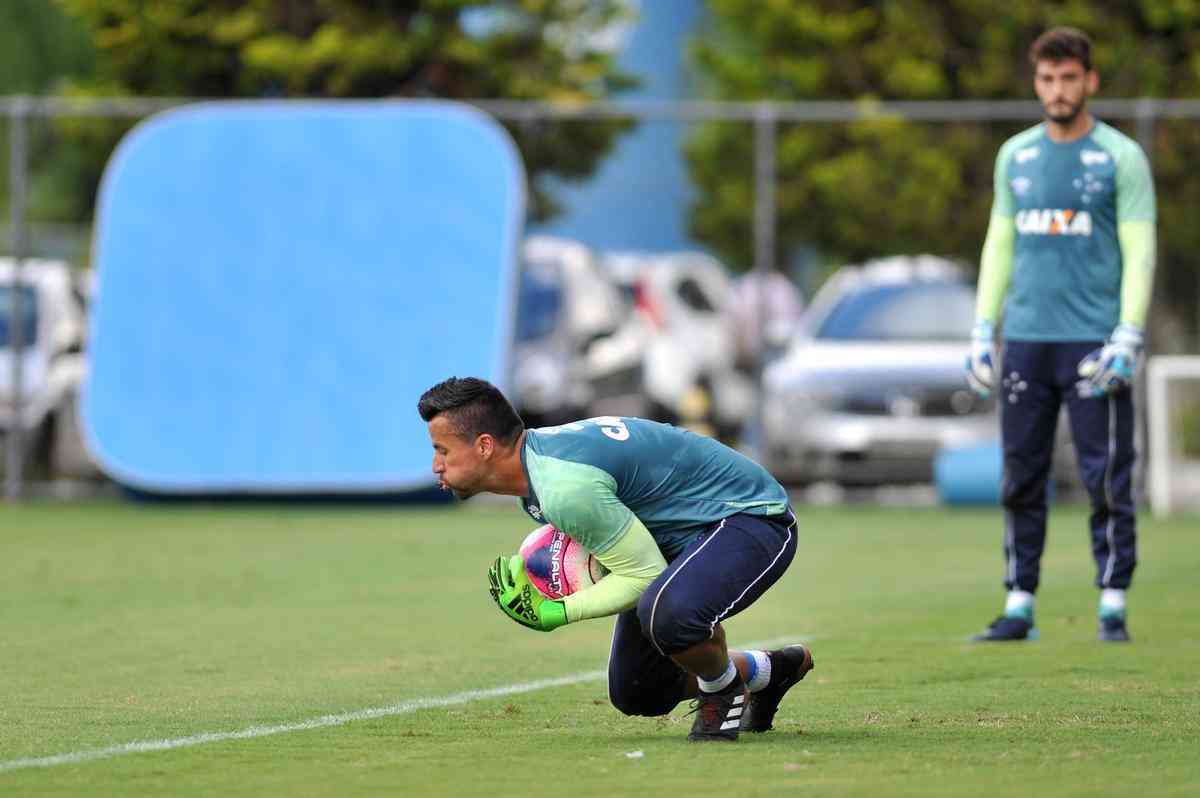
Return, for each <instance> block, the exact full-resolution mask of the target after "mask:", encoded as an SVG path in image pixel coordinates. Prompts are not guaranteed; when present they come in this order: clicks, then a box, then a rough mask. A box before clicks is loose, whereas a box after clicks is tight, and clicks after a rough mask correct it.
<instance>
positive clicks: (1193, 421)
mask: <svg viewBox="0 0 1200 798" xmlns="http://www.w3.org/2000/svg"><path fill="white" fill-rule="evenodd" d="M1173 426H1174V427H1175V429H1176V430H1178V435H1179V449H1180V452H1181V453H1182V454H1183V455H1184V456H1186V457H1190V458H1197V457H1200V401H1192V402H1188V403H1187V404H1185V405H1183V406H1182V407H1180V408H1178V409H1177V410H1176V411H1175V423H1174V425H1173Z"/></svg>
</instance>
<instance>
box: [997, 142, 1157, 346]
mask: <svg viewBox="0 0 1200 798" xmlns="http://www.w3.org/2000/svg"><path fill="white" fill-rule="evenodd" d="M1154 216H1155V207H1154V184H1153V181H1152V179H1151V176H1150V165H1149V163H1148V162H1147V160H1146V156H1145V154H1144V153H1143V152H1142V149H1141V147H1139V146H1138V144H1137V142H1135V141H1134V140H1133V139H1131V138H1129V137H1128V136H1125V135H1124V134H1122V133H1120V132H1119V131H1117V130H1115V129H1114V128H1112V127H1109V126H1108V125H1106V124H1104V123H1103V122H1100V121H1096V123H1095V124H1094V125H1093V126H1092V129H1091V131H1089V132H1088V133H1087V135H1085V136H1082V137H1080V138H1078V139H1076V140H1074V141H1069V142H1063V143H1058V142H1055V141H1052V140H1051V139H1050V138H1049V137H1048V136H1047V135H1046V132H1045V125H1044V124H1041V125H1037V126H1036V127H1033V128H1030V129H1029V130H1026V131H1024V132H1022V133H1019V134H1017V135H1016V136H1014V137H1012V138H1011V139H1009V140H1008V141H1007V142H1005V144H1004V146H1003V147H1001V148H1000V152H999V154H998V155H997V156H996V171H995V200H994V205H993V207H992V217H993V222H994V221H995V217H1008V218H1012V219H1013V223H1014V226H1015V228H1016V242H1015V249H1014V262H1013V272H1012V282H1011V285H1010V287H1009V291H1008V296H1007V301H1006V303H1005V306H1004V338H1005V339H1008V340H1024V341H1091V340H1103V339H1105V338H1107V337H1108V335H1109V333H1111V332H1112V330H1113V328H1114V327H1116V326H1117V323H1118V321H1119V318H1120V313H1121V272H1122V260H1121V244H1120V241H1119V239H1118V230H1117V228H1118V225H1119V224H1121V223H1124V222H1129V221H1149V222H1153V221H1154Z"/></svg>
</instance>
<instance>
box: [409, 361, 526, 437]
mask: <svg viewBox="0 0 1200 798" xmlns="http://www.w3.org/2000/svg"><path fill="white" fill-rule="evenodd" d="M417 412H418V413H420V414H421V418H422V420H424V421H425V422H427V423H428V422H430V421H433V420H434V419H435V418H437V417H438V416H440V415H441V414H442V413H446V414H447V419H448V420H449V421H450V428H451V429H452V430H453V431H454V433H455V434H456V435H458V436H459V437H462V438H466V439H468V440H474V439H475V438H476V437H477V436H479V435H483V434H485V433H486V434H488V435H491V436H492V437H493V438H495V439H496V440H498V441H500V442H501V443H503V444H505V445H511V444H513V443H515V442H516V440H517V438H518V437H520V435H521V432H522V431H523V430H524V429H525V424H524V422H522V421H521V417H520V416H519V415H517V411H516V410H514V409H513V406H512V405H511V404H509V401H508V399H506V398H505V396H504V394H503V393H501V392H500V389H499V388H497V387H496V386H495V385H492V384H491V383H490V382H488V381H487V380H481V379H479V378H477V377H451V378H450V379H448V380H443V381H442V382H439V383H438V384H437V385H435V386H433V387H432V388H430V389H429V390H428V391H426V392H425V393H423V394H421V399H420V401H418V402H417Z"/></svg>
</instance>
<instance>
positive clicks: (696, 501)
mask: <svg viewBox="0 0 1200 798" xmlns="http://www.w3.org/2000/svg"><path fill="white" fill-rule="evenodd" d="M417 409H418V412H419V413H420V415H421V418H422V419H423V420H424V421H425V422H426V423H427V424H428V430H429V437H430V440H431V442H432V444H433V472H434V474H435V475H436V476H437V477H438V480H439V483H440V485H441V487H442V488H443V489H448V490H451V491H453V493H454V494H455V495H456V496H457V497H459V498H467V497H469V496H473V495H475V494H476V493H481V492H489V493H497V494H502V495H508V496H516V497H519V500H520V503H521V507H522V508H523V509H524V510H525V512H526V513H528V514H529V516H530V517H531V518H533V519H534V520H535V521H537V522H538V523H550V524H553V525H554V526H555V527H556V528H558V529H559V530H561V531H563V532H565V533H567V534H568V535H570V536H571V537H572V538H573V539H574V540H575V541H576V542H578V543H579V544H580V545H582V546H583V547H584V548H586V549H587V550H588V551H590V552H591V553H592V554H593V555H595V557H596V558H597V559H598V560H599V561H600V562H601V563H602V564H603V565H604V566H605V567H606V568H608V570H609V571H610V573H609V574H608V575H607V576H605V577H604V578H603V579H601V580H600V581H598V582H597V583H596V584H594V585H592V586H590V587H587V588H585V589H583V590H580V591H578V592H576V593H573V594H571V595H569V596H566V597H564V598H562V599H559V600H551V599H548V598H546V597H544V596H542V595H541V594H540V593H539V592H538V591H537V590H536V589H535V588H534V587H533V585H532V584H531V583H530V581H529V579H528V577H527V576H526V574H525V569H524V564H523V562H522V561H521V558H520V556H519V555H513V556H502V557H499V558H497V560H496V561H495V563H494V564H493V565H492V568H491V570H490V572H489V574H488V578H489V590H490V593H491V596H492V598H493V600H495V602H496V604H497V606H498V607H499V608H500V610H501V611H503V612H504V614H505V615H507V616H508V617H509V618H511V619H512V620H514V621H516V622H517V623H520V624H522V625H524V626H527V627H529V628H531V629H536V630H539V631H543V632H549V631H552V630H554V629H556V628H558V627H559V626H562V625H564V624H567V623H575V622H577V621H582V620H586V619H588V618H600V617H605V616H610V615H615V616H616V628H615V630H614V632H613V642H612V651H611V654H610V656H609V664H608V689H609V697H610V699H611V700H612V703H613V705H614V706H615V707H616V708H617V709H618V710H620V711H621V712H623V713H625V714H627V715H664V714H666V713H668V712H670V711H671V710H672V709H673V708H674V707H675V706H676V705H677V704H679V703H680V702H681V701H684V700H686V699H689V698H691V699H695V709H696V713H695V715H696V717H695V719H694V721H693V724H692V728H691V732H690V733H689V734H688V739H689V740H693V741H710V740H716V741H733V740H736V739H737V738H738V734H739V732H741V731H750V732H765V731H768V730H769V729H770V728H771V727H772V723H773V721H774V718H775V714H776V710H777V709H778V707H779V703H780V701H781V700H782V699H783V696H784V694H785V693H787V692H788V690H789V689H791V687H792V686H793V685H795V684H796V683H797V682H799V681H800V680H801V679H803V678H804V676H805V674H807V673H808V672H809V671H810V670H812V667H813V659H812V653H811V651H809V649H808V648H807V647H806V646H803V645H799V644H796V645H791V646H787V647H785V648H781V649H777V650H773V651H730V650H729V649H728V648H727V646H726V643H725V630H724V627H723V622H724V621H725V620H726V619H728V618H732V617H733V616H734V615H737V614H738V613H739V612H741V611H742V610H744V609H746V608H747V607H749V606H750V605H751V604H753V603H754V602H755V601H756V600H757V599H758V597H759V596H761V595H762V594H763V593H764V592H766V590H767V589H768V588H769V587H770V586H771V585H772V584H774V583H775V582H776V581H777V580H778V579H779V578H780V577H781V576H782V575H783V573H784V571H785V570H787V567H788V565H789V564H790V563H791V561H792V558H793V556H794V555H795V553H796V532H797V528H796V526H797V525H796V519H795V516H794V515H793V514H792V513H791V511H790V509H789V508H788V502H787V494H786V493H785V491H784V489H783V487H782V486H780V485H779V483H778V482H776V481H775V480H774V479H773V478H772V477H771V475H770V474H769V473H768V472H767V471H766V469H764V468H763V467H762V466H760V465H758V464H757V463H755V462H754V461H752V460H750V459H749V458H747V457H745V456H743V455H741V454H739V453H738V452H736V451H734V450H732V449H730V448H728V447H726V446H724V445H722V444H720V443H718V442H717V441H714V440H712V439H710V438H706V437H702V436H700V435H696V434H694V433H692V432H689V431H686V430H683V429H678V428H676V427H673V426H669V425H666V424H658V423H655V422H653V421H646V420H644V419H639V418H629V417H615V416H609V417H601V418H590V419H585V420H582V421H578V422H574V423H570V424H563V425H561V426H558V427H546V428H542V429H529V430H527V429H525V427H524V425H523V424H522V422H521V418H520V416H518V415H517V413H516V412H515V411H514V410H513V408H512V405H511V404H509V402H508V400H507V399H506V398H505V397H504V395H503V394H502V393H501V392H500V391H499V390H498V389H497V388H496V387H495V386H493V385H491V384H490V383H488V382H486V381H484V380H481V379H476V378H471V377H468V378H462V379H460V378H455V377H452V378H450V379H448V380H445V381H444V382H441V383H439V384H437V385H435V386H433V387H432V388H430V389H429V390H428V391H426V392H425V393H424V394H423V395H422V396H421V399H420V401H419V403H418V406H417Z"/></svg>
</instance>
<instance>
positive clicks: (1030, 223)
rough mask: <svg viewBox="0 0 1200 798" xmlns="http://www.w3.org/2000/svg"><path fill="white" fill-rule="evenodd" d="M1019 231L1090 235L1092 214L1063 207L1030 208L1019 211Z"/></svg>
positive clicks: (1049, 234)
mask: <svg viewBox="0 0 1200 798" xmlns="http://www.w3.org/2000/svg"><path fill="white" fill-rule="evenodd" d="M1017 232H1018V233H1021V234H1022V235H1044V236H1090V235H1091V234H1092V215H1091V214H1090V213H1088V212H1087V211H1074V210H1070V209H1062V208H1029V209H1027V210H1023V211H1017Z"/></svg>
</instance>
